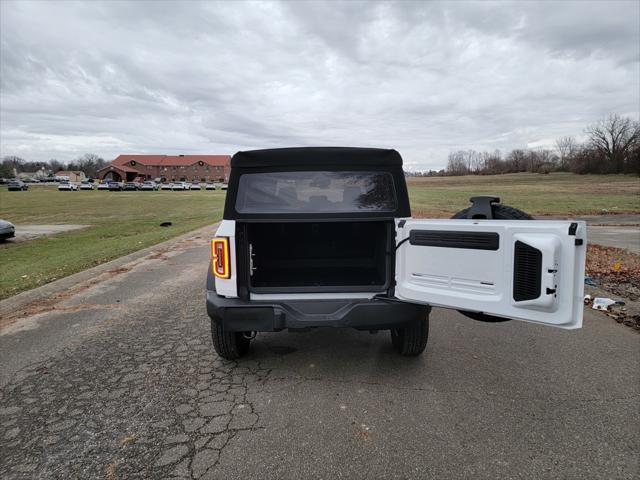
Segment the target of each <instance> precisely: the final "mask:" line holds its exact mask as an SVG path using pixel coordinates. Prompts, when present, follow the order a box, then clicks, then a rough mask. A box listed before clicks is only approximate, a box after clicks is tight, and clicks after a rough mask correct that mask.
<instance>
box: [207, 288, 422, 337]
mask: <svg viewBox="0 0 640 480" xmlns="http://www.w3.org/2000/svg"><path fill="white" fill-rule="evenodd" d="M430 310H431V307H428V306H423V305H414V304H411V303H403V302H389V301H385V300H380V299H348V300H297V301H287V302H283V301H277V302H258V301H246V300H241V299H238V298H224V297H221V296H219V295H217V294H216V292H215V291H212V290H208V291H207V313H208V314H209V316H210V317H211V318H212V319H217V320H219V321H221V322H222V324H223V328H224V329H225V330H227V331H231V332H245V331H255V332H273V331H278V330H283V329H286V328H309V327H350V328H356V329H361V330H378V329H388V328H397V327H399V326H401V325H403V324H407V323H409V322H411V321H413V320H415V319H416V318H419V317H420V316H422V317H426V316H427V314H428V313H429V311H430Z"/></svg>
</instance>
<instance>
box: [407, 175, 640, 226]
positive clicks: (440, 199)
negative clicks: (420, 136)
mask: <svg viewBox="0 0 640 480" xmlns="http://www.w3.org/2000/svg"><path fill="white" fill-rule="evenodd" d="M408 183H409V195H410V197H411V210H412V214H413V216H415V217H422V216H424V217H429V216H443V217H447V216H450V215H452V214H453V213H455V212H457V211H458V210H460V209H461V208H464V207H466V206H468V205H469V197H471V196H473V195H496V196H498V197H500V199H501V201H502V203H505V204H507V205H511V206H512V207H516V208H519V209H520V210H524V211H525V212H528V213H531V214H533V215H567V214H571V215H588V214H602V213H640V179H639V178H638V177H637V176H631V175H575V174H572V173H552V174H548V175H543V174H535V173H518V174H508V175H487V176H476V175H468V176H464V177H433V178H426V177H422V178H409V179H408Z"/></svg>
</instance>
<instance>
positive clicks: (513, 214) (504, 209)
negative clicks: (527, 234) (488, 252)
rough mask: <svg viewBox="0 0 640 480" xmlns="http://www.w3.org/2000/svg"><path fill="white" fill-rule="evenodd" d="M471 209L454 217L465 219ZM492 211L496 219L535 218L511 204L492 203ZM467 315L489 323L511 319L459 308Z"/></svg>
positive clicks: (461, 211)
mask: <svg viewBox="0 0 640 480" xmlns="http://www.w3.org/2000/svg"><path fill="white" fill-rule="evenodd" d="M469 210H471V207H469V208H465V209H464V210H460V211H459V212H458V213H456V214H455V215H454V216H453V217H451V218H452V219H463V218H467V217H468V214H469ZM491 211H492V213H493V219H494V220H535V219H534V218H533V217H532V216H531V215H529V214H528V213H527V212H523V211H522V210H518V209H517V208H513V207H510V206H509V205H502V204H500V203H499V204H497V205H491ZM458 311H459V312H460V313H461V314H463V315H464V316H465V317H469V318H472V319H474V320H478V321H479V322H489V323H498V322H508V321H509V320H511V319H510V318H502V317H496V316H494V315H487V314H486V313H481V312H465V311H463V310H458Z"/></svg>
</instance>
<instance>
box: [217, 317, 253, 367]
mask: <svg viewBox="0 0 640 480" xmlns="http://www.w3.org/2000/svg"><path fill="white" fill-rule="evenodd" d="M211 339H212V340H213V348H214V349H215V351H216V353H217V354H218V355H220V356H221V357H222V358H224V359H225V360H236V359H238V358H240V357H242V356H244V355H245V354H246V353H247V352H248V351H249V345H250V344H251V340H249V339H248V338H245V337H244V335H243V334H242V332H226V331H225V330H224V329H223V328H222V322H221V321H219V320H218V319H213V318H212V319H211Z"/></svg>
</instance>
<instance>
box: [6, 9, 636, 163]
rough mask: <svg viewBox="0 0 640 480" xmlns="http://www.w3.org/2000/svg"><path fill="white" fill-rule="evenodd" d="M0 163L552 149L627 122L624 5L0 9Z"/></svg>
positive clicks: (411, 159)
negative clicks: (598, 127)
mask: <svg viewBox="0 0 640 480" xmlns="http://www.w3.org/2000/svg"><path fill="white" fill-rule="evenodd" d="M0 22H1V25H0V26H1V29H0V34H1V51H0V53H1V70H0V87H1V90H0V155H3V156H4V155H19V156H21V157H23V158H26V159H29V160H47V159H50V158H57V159H58V160H63V161H68V160H71V159H73V158H75V157H77V156H78V155H80V154H82V153H85V152H93V153H96V154H99V155H101V156H103V157H104V158H105V159H108V160H110V159H113V158H114V157H115V156H116V155H118V154H119V153H167V154H176V153H209V154H222V153H229V154H232V153H234V152H236V151H238V150H243V149H251V148H269V147H282V146H307V145H344V146H375V147H392V148H396V149H397V150H398V151H399V152H400V153H401V154H402V155H403V157H404V158H405V164H406V165H407V166H408V168H409V169H428V168H440V167H443V166H444V165H445V163H446V157H447V154H448V152H449V151H451V150H456V149H468V148H475V149H491V150H493V149H496V148H498V149H502V150H508V149H511V148H520V147H527V146H529V147H536V146H545V145H549V146H551V145H552V144H553V139H554V138H556V137H558V136H561V135H576V136H578V137H579V136H580V135H581V134H582V131H583V129H584V127H585V126H586V125H587V124H588V123H591V122H593V121H596V120H598V119H599V118H601V117H603V116H604V115H606V114H608V113H612V112H615V113H619V114H622V115H627V116H631V117H633V118H636V119H637V118H638V115H639V110H640V2H638V1H637V0H632V1H621V2H613V1H603V2H595V1H589V2H570V1H561V2H552V1H543V2H532V3H525V2H517V3H507V2H497V3H489V2H482V3H465V2H462V1H455V2H448V3H426V2H415V3H410V2H404V3H358V2H346V3H337V2H326V3H315V2H286V3H240V2H224V3H214V2H205V3H198V2H193V1H190V2H182V3H172V2H153V3H152V2H115V1H109V2H104V3H100V2H95V1H92V2H60V1H55V2H54V1H41V2H34V3H30V2H24V1H20V2H18V1H2V2H0Z"/></svg>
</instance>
